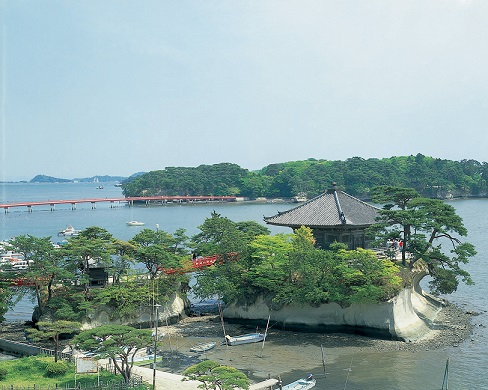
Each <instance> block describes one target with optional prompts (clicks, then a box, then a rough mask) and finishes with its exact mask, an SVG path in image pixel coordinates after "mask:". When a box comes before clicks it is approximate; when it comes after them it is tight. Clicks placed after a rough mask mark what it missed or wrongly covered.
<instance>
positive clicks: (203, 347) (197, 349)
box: [190, 341, 216, 353]
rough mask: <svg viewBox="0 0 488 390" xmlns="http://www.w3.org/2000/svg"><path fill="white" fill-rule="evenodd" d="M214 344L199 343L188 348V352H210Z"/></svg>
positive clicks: (211, 342)
mask: <svg viewBox="0 0 488 390" xmlns="http://www.w3.org/2000/svg"><path fill="white" fill-rule="evenodd" d="M215 344H216V343H215V342H213V341H210V342H208V343H199V344H196V345H194V346H193V347H191V348H190V352H197V353H202V352H206V351H209V350H211V349H212V348H214V347H215Z"/></svg>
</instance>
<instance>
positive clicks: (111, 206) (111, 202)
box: [110, 200, 115, 209]
mask: <svg viewBox="0 0 488 390" xmlns="http://www.w3.org/2000/svg"><path fill="white" fill-rule="evenodd" d="M114 207H115V206H114V201H113V200H111V201H110V208H111V209H113V208H114Z"/></svg>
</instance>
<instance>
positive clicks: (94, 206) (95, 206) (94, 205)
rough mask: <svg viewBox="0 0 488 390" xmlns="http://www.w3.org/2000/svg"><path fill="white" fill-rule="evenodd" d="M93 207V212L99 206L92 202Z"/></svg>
mask: <svg viewBox="0 0 488 390" xmlns="http://www.w3.org/2000/svg"><path fill="white" fill-rule="evenodd" d="M91 205H92V210H94V209H96V208H97V204H96V203H95V202H91Z"/></svg>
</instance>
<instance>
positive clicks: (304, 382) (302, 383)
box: [281, 375, 317, 390]
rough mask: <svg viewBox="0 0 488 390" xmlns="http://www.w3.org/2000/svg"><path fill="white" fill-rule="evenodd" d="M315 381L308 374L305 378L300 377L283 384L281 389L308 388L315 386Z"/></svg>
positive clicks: (301, 389)
mask: <svg viewBox="0 0 488 390" xmlns="http://www.w3.org/2000/svg"><path fill="white" fill-rule="evenodd" d="M316 384H317V381H316V380H315V379H314V378H312V375H309V376H308V377H307V378H301V379H298V380H296V381H295V382H291V383H289V384H288V385H285V386H283V387H282V388H281V389H282V390H308V389H311V388H312V387H315V385H316Z"/></svg>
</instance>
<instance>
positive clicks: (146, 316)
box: [82, 294, 188, 330]
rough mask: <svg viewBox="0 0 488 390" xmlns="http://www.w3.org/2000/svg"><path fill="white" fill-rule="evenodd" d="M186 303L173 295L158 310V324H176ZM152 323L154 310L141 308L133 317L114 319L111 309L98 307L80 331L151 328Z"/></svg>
mask: <svg viewBox="0 0 488 390" xmlns="http://www.w3.org/2000/svg"><path fill="white" fill-rule="evenodd" d="M187 307H188V302H187V301H186V300H185V299H183V298H181V297H180V296H179V295H178V294H174V295H173V296H172V297H171V298H170V300H169V301H168V303H166V304H164V305H162V306H160V307H159V308H158V322H159V324H161V325H163V324H173V323H175V322H178V321H179V320H180V319H181V318H182V317H183V316H184V315H185V311H186V310H187ZM153 321H154V309H153V308H151V307H147V308H146V307H141V308H140V309H139V312H138V313H136V314H135V315H134V316H130V317H125V318H114V316H113V309H112V308H110V307H108V306H103V307H98V308H97V309H96V310H95V312H94V313H93V314H91V315H89V316H88V317H87V318H85V319H84V320H83V321H82V330H85V329H91V328H95V327H97V326H101V325H107V324H118V325H129V326H137V327H143V328H144V327H147V328H149V327H151V326H153Z"/></svg>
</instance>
